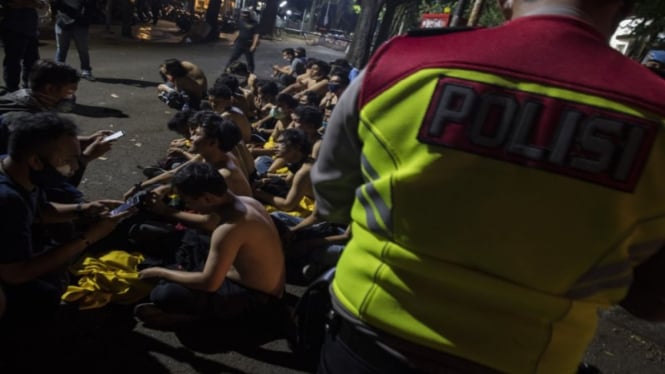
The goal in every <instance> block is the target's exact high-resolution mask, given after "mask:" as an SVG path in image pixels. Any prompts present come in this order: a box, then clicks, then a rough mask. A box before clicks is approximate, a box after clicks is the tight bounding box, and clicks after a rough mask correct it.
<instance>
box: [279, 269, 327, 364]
mask: <svg viewBox="0 0 665 374" xmlns="http://www.w3.org/2000/svg"><path fill="white" fill-rule="evenodd" d="M334 276H335V268H332V269H330V270H328V271H326V272H325V273H323V274H321V275H320V276H319V277H318V278H316V279H315V280H314V281H313V282H312V283H311V284H310V285H309V286H308V287H307V289H306V290H305V293H304V294H303V295H302V297H301V298H300V300H298V303H297V304H296V306H295V309H294V311H293V322H294V329H293V331H292V333H291V334H290V336H289V339H288V340H289V346H290V348H291V350H292V351H293V352H294V353H295V354H296V355H298V356H299V358H300V360H301V362H302V363H303V364H305V365H306V366H307V367H308V368H316V366H317V365H318V363H319V356H320V354H321V347H322V346H323V341H324V339H325V334H326V329H327V325H328V322H329V321H330V311H331V309H332V303H331V301H330V291H329V288H330V285H331V284H332V280H333V277H334Z"/></svg>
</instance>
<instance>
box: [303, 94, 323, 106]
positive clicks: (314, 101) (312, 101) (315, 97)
mask: <svg viewBox="0 0 665 374" xmlns="http://www.w3.org/2000/svg"><path fill="white" fill-rule="evenodd" d="M304 96H305V98H306V99H307V104H305V105H312V106H318V105H319V103H320V102H321V99H322V97H321V95H319V94H318V93H316V92H314V91H305V93H304Z"/></svg>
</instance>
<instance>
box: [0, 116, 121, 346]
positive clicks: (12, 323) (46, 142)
mask: <svg viewBox="0 0 665 374" xmlns="http://www.w3.org/2000/svg"><path fill="white" fill-rule="evenodd" d="M76 132H77V128H76V125H74V123H73V122H71V121H70V120H68V119H65V118H62V117H59V116H58V115H56V114H54V113H38V114H29V115H25V116H24V117H22V123H21V125H20V126H18V127H17V128H16V130H14V131H12V133H11V135H10V138H9V155H8V156H6V157H4V158H2V159H0V206H2V209H1V210H0V222H2V225H0V237H1V238H2V240H3V249H2V251H0V287H1V288H2V289H3V290H4V292H5V295H6V300H7V309H6V312H5V315H4V317H2V319H0V330H3V331H7V329H9V328H15V329H18V330H20V329H22V328H25V327H30V326H34V327H37V326H38V325H39V326H42V325H44V326H49V324H50V323H52V319H53V317H54V315H55V312H56V310H57V309H58V306H59V305H60V296H61V294H62V292H63V291H64V286H66V285H65V284H63V279H65V277H64V267H65V266H66V265H67V264H68V262H69V261H70V260H72V259H73V258H75V257H76V256H77V255H78V254H80V253H82V252H83V251H85V250H86V249H87V248H88V247H89V246H90V245H92V244H93V243H95V242H97V241H99V240H101V239H102V238H104V237H105V236H106V235H108V234H109V233H110V232H111V231H112V230H113V229H114V228H115V226H116V224H117V223H118V222H119V220H121V219H122V218H124V216H125V215H119V216H116V217H113V218H109V217H108V216H106V215H104V216H101V215H102V214H104V213H106V212H108V209H109V208H110V207H111V206H112V205H115V204H117V203H119V202H110V201H97V202H91V203H85V204H83V203H79V204H72V205H64V204H56V203H51V202H49V201H47V200H46V198H45V195H44V193H43V189H42V188H43V187H44V183H48V182H52V181H54V180H57V179H58V178H60V179H64V178H66V177H68V176H71V175H72V174H73V173H74V172H76V169H77V168H78V167H79V163H78V159H79V157H80V155H81V150H80V148H79V142H78V140H77V138H76ZM82 214H85V215H86V216H100V217H101V218H102V219H101V220H99V221H98V222H97V223H94V224H92V225H91V226H89V228H88V229H87V230H86V231H85V232H83V234H82V235H80V236H78V237H76V238H74V239H71V238H70V239H69V240H68V241H65V242H63V243H62V244H59V245H55V246H44V247H41V246H40V245H39V244H38V242H39V241H36V240H34V238H35V237H36V235H35V234H40V233H38V232H35V231H34V229H33V226H34V225H35V224H36V223H57V222H71V221H72V220H74V219H75V218H77V217H79V216H81V215H82ZM21 334H23V332H21ZM0 336H1V337H4V334H3V333H0Z"/></svg>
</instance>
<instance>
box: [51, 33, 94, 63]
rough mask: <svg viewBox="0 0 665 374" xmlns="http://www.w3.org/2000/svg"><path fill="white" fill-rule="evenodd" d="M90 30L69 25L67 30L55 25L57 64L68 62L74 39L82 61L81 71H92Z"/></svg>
mask: <svg viewBox="0 0 665 374" xmlns="http://www.w3.org/2000/svg"><path fill="white" fill-rule="evenodd" d="M88 29H89V27H88V26H80V25H69V26H67V27H66V28H62V27H60V26H59V25H55V42H56V50H55V60H56V61H57V62H65V61H66V60H67V52H68V51H69V42H71V40H72V39H74V43H75V44H76V50H77V51H78V53H79V59H80V60H81V70H84V71H92V67H90V53H89V52H88Z"/></svg>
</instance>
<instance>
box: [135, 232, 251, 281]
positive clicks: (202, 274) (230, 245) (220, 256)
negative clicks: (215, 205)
mask: <svg viewBox="0 0 665 374" xmlns="http://www.w3.org/2000/svg"><path fill="white" fill-rule="evenodd" d="M237 230H238V227H237V225H236V224H231V223H227V224H224V225H221V226H219V227H218V228H217V229H216V230H215V232H213V233H212V237H211V238H210V251H209V252H208V258H207V259H206V262H205V265H204V266H203V271H199V272H189V271H178V270H170V269H165V268H160V267H154V268H148V269H144V270H141V272H140V278H141V279H147V278H162V279H165V280H168V281H171V282H176V283H180V284H182V285H183V286H185V287H188V288H192V289H196V290H202V291H207V292H215V291H217V290H218V289H219V287H220V286H221V285H222V283H224V279H225V278H226V273H227V272H228V271H229V269H231V265H232V264H233V261H235V258H236V256H237V255H238V250H239V249H240V246H241V245H242V240H241V238H239V235H238V234H237Z"/></svg>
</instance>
